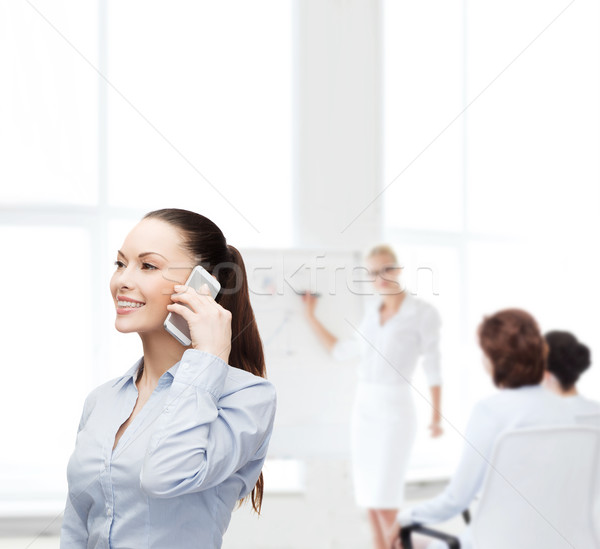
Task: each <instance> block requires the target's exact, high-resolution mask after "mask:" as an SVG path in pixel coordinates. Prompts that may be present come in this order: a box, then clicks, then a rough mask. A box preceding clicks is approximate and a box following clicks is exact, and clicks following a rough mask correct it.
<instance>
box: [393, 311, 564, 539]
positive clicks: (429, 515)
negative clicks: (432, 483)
mask: <svg viewBox="0 0 600 549" xmlns="http://www.w3.org/2000/svg"><path fill="white" fill-rule="evenodd" d="M478 337H479V345H480V346H481V349H482V351H483V362H484V365H485V368H486V371H487V372H488V373H489V374H490V375H491V377H492V379H493V381H494V384H495V385H496V386H497V387H498V388H499V389H500V391H499V392H498V393H497V394H495V395H493V396H491V397H488V398H486V399H483V400H481V401H479V402H478V403H477V404H476V405H475V407H474V409H473V411H472V412H471V415H470V419H469V421H468V425H467V429H466V432H465V444H464V448H463V452H462V456H461V460H460V462H459V465H458V468H457V470H456V471H455V473H454V474H453V476H452V478H451V480H450V483H449V484H448V486H447V487H446V489H445V490H444V491H443V492H442V493H441V494H440V495H438V496H437V497H435V498H433V499H431V500H429V501H425V502H423V503H421V504H419V505H416V506H415V507H412V508H409V509H406V510H404V511H401V512H400V513H398V516H397V522H398V524H396V525H395V528H394V530H391V531H389V540H390V546H391V545H392V543H393V540H394V539H396V538H397V536H398V529H397V528H398V527H399V526H400V527H404V526H409V525H411V524H415V523H419V524H435V523H439V522H444V521H446V520H449V519H451V518H452V517H454V516H457V515H459V514H461V513H462V512H463V511H464V510H465V509H467V508H468V507H469V505H470V504H471V502H472V501H473V499H474V497H475V496H476V495H477V493H478V492H479V491H480V489H481V488H482V486H483V480H484V478H485V473H486V470H487V467H488V462H489V459H490V457H491V453H492V450H493V447H494V443H495V441H496V439H497V438H498V436H499V435H501V434H502V433H503V432H505V431H507V430H511V429H515V428H520V427H531V426H538V425H553V424H563V423H572V422H573V414H572V413H571V412H570V409H569V407H568V406H567V405H566V402H565V399H563V398H560V397H559V396H558V395H556V394H554V393H552V392H550V391H547V390H546V389H544V387H542V385H541V383H542V380H543V379H544V371H545V365H546V357H547V352H548V349H547V345H546V342H545V340H544V337H543V336H542V334H541V332H540V329H539V327H538V324H537V322H536V321H535V319H534V318H533V317H532V316H531V315H530V314H529V313H527V312H525V311H522V310H520V309H506V310H503V311H500V312H497V313H496V314H494V315H491V316H489V317H486V318H484V320H483V322H482V323H481V325H480V326H479V330H478ZM414 538H415V539H414V542H415V543H414V545H415V547H427V549H433V548H435V549H438V548H439V549H441V548H444V547H447V544H446V543H444V542H441V541H434V542H430V541H429V539H425V538H421V539H417V536H414ZM460 539H461V548H470V547H472V544H471V542H470V530H469V528H467V529H466V530H465V531H464V532H463V534H462V535H461V536H460Z"/></svg>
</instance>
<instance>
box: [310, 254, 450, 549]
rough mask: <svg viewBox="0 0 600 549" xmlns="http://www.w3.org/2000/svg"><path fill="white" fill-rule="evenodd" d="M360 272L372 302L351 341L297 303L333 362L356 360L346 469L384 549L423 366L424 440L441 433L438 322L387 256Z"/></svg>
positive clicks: (398, 498)
mask: <svg viewBox="0 0 600 549" xmlns="http://www.w3.org/2000/svg"><path fill="white" fill-rule="evenodd" d="M366 263H367V268H368V270H369V274H370V275H371V277H372V280H373V286H374V289H375V291H376V292H377V294H378V295H379V298H378V299H377V300H376V301H375V302H374V303H373V304H371V306H370V307H369V308H367V310H366V314H365V315H364V318H363V320H362V322H361V324H360V327H359V328H358V330H357V333H356V334H355V335H356V337H355V338H354V339H353V340H347V341H341V340H338V339H337V338H336V337H335V336H334V335H333V334H332V333H331V332H329V331H328V330H327V328H325V326H323V324H322V323H321V322H320V321H319V320H318V319H317V317H316V316H315V305H316V297H314V296H312V295H311V294H305V295H304V296H303V300H304V303H305V311H306V315H307V318H308V321H309V324H310V325H311V327H312V328H313V330H314V332H315V334H316V335H317V337H318V338H319V340H320V341H321V342H322V343H323V345H324V346H325V347H326V348H327V349H328V350H329V351H330V352H331V353H332V354H333V356H334V358H336V359H338V360H344V359H347V358H352V357H353V356H356V355H360V356H361V361H360V365H359V368H358V383H357V391H356V396H355V400H354V408H353V414H352V470H353V478H354V491H355V498H356V503H357V504H358V505H359V506H360V507H364V508H366V509H367V510H368V516H369V522H370V525H371V530H372V533H373V540H374V545H375V547H376V549H388V545H387V543H386V538H387V531H388V529H389V527H390V525H391V524H393V522H394V519H395V517H396V514H397V513H398V509H399V508H400V507H402V505H403V500H404V478H405V474H406V469H407V466H408V462H409V457H410V453H411V449H412V446H413V443H414V439H415V436H416V415H415V406H414V402H413V394H412V387H411V378H412V376H413V373H414V371H415V368H416V366H417V362H418V360H419V358H422V359H423V367H424V369H425V372H426V375H427V380H428V383H429V386H430V388H431V408H432V418H431V424H430V425H429V429H430V430H431V436H433V437H437V436H439V435H441V434H442V428H441V412H440V401H441V375H440V352H439V335H440V325H441V321H440V316H439V314H438V312H437V310H436V309H435V308H434V307H433V306H431V305H429V304H428V303H426V302H425V301H422V300H421V299H418V298H416V297H414V296H411V295H409V294H408V293H406V292H405V291H404V290H403V289H402V287H401V284H400V280H399V277H400V270H401V267H399V266H398V264H397V259H396V255H395V253H394V251H393V250H392V249H391V248H390V247H389V246H385V245H381V246H377V247H375V248H373V249H372V250H371V251H370V252H369V254H368V256H367V258H366Z"/></svg>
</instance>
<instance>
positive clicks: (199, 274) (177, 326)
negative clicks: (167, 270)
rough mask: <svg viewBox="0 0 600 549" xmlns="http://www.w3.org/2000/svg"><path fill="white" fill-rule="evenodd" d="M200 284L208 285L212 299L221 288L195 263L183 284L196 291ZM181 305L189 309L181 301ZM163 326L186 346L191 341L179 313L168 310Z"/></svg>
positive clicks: (183, 319) (185, 322)
mask: <svg viewBox="0 0 600 549" xmlns="http://www.w3.org/2000/svg"><path fill="white" fill-rule="evenodd" d="M202 284H207V285H208V288H209V290H210V295H211V296H212V297H213V299H215V298H216V297H217V294H218V293H219V291H220V290H221V284H219V281H218V280H217V279H216V278H215V277H214V276H212V275H211V274H210V273H209V272H208V271H207V270H206V269H205V268H204V267H202V266H201V265H196V266H195V267H194V269H193V270H192V272H191V273H190V276H189V277H188V279H187V280H186V282H185V285H186V286H189V287H190V288H193V289H194V290H195V291H198V290H199V289H200V287H201V286H202ZM182 305H184V306H186V307H188V309H191V308H190V307H189V306H188V305H186V304H185V303H182ZM164 327H165V330H167V332H169V333H170V334H171V335H172V336H173V337H174V338H175V339H176V340H177V341H179V343H181V344H182V345H185V346H186V347H187V346H188V345H190V344H191V343H192V338H191V335H190V327H189V324H188V321H187V320H186V319H185V318H183V317H182V316H181V315H180V314H177V313H173V312H169V314H168V315H167V318H166V319H165V322H164Z"/></svg>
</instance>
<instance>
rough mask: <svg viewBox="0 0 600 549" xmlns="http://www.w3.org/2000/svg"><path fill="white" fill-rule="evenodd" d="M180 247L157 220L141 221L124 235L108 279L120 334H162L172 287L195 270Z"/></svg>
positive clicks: (172, 233) (171, 231) (174, 234)
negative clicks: (114, 265)
mask: <svg viewBox="0 0 600 549" xmlns="http://www.w3.org/2000/svg"><path fill="white" fill-rule="evenodd" d="M181 244H182V240H181V236H180V234H179V232H178V231H177V229H175V228H174V227H173V226H172V225H170V224H169V223H166V222H165V221H161V220H159V219H143V220H142V221H140V222H139V223H138V224H137V225H136V226H135V227H134V228H133V229H132V230H131V232H130V233H129V234H128V235H127V237H126V238H125V241H124V242H123V245H122V246H121V249H120V252H121V253H118V254H117V257H116V260H117V264H116V267H115V272H114V274H113V276H112V278H111V280H110V292H111V294H112V298H113V302H114V304H115V308H116V312H117V317H116V320H115V328H116V329H117V330H118V331H119V332H123V333H129V332H138V333H140V332H150V331H154V330H160V331H161V332H162V331H163V322H164V320H165V318H166V317H167V314H168V310H167V305H168V304H169V303H172V301H171V294H173V293H174V289H173V286H174V285H175V284H184V283H185V281H186V280H187V277H188V276H189V275H190V273H191V272H192V269H193V267H194V262H193V260H192V258H191V257H190V256H189V254H188V253H186V252H185V251H184V250H183V249H182V248H181V247H180V245H181Z"/></svg>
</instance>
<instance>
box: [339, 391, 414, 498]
mask: <svg viewBox="0 0 600 549" xmlns="http://www.w3.org/2000/svg"><path fill="white" fill-rule="evenodd" d="M416 424H417V421H416V413H415V406H414V402H413V396H412V388H411V387H410V386H409V385H408V384H406V385H404V384H403V385H384V384H381V383H365V382H359V383H358V385H357V390H356V397H355V400H354V408H353V412H352V437H351V441H352V472H353V480H354V494H355V498H356V503H357V505H359V506H360V507H366V508H369V509H399V508H401V507H402V506H403V503H404V482H405V476H406V470H407V468H408V462H409V459H410V453H411V450H412V447H413V445H414V441H415V436H416V426H417V425H416Z"/></svg>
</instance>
